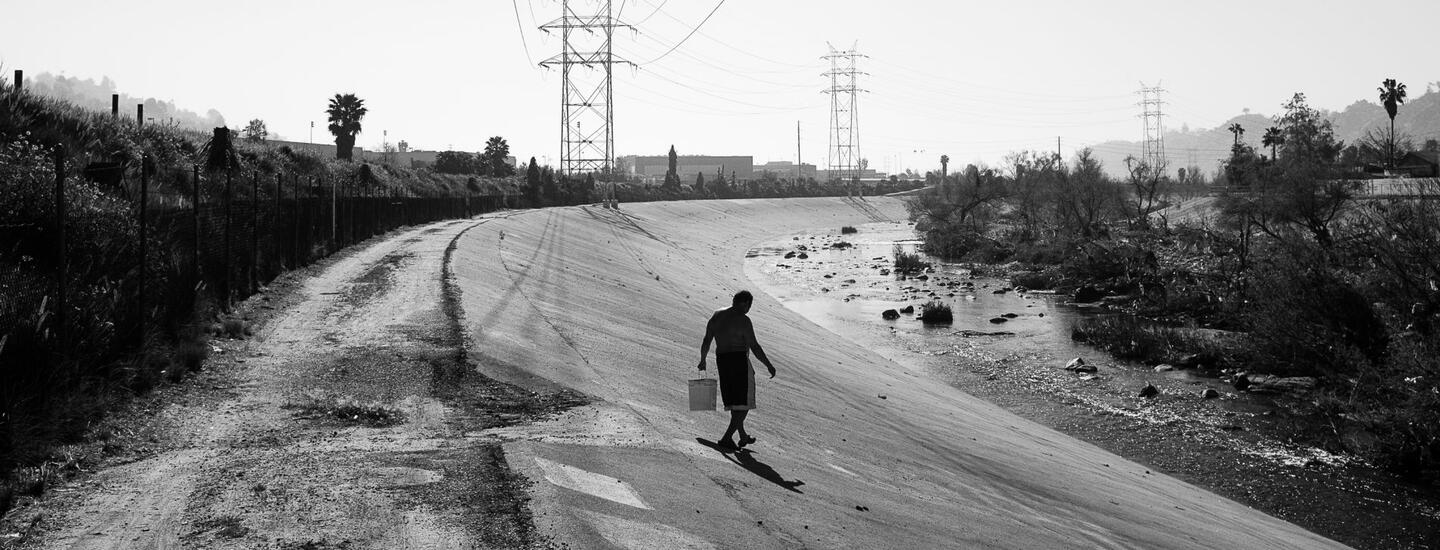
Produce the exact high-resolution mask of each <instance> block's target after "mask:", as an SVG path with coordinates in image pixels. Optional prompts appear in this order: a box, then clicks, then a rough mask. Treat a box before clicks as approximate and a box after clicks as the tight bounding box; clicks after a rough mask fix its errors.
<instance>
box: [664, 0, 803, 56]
mask: <svg viewBox="0 0 1440 550" xmlns="http://www.w3.org/2000/svg"><path fill="white" fill-rule="evenodd" d="M666 2H668V0H666ZM666 2H661V3H660V5H659V6H656V7H655V12H652V13H651V14H650V15H652V16H653V15H655V13H658V12H660V8H661V7H664V5H665V3H666ZM645 3H647V4H650V5H652V6H654V5H655V4H654V3H653V2H650V0H645ZM665 17H669V18H670V20H672V21H675V22H676V23H680V24H681V25H684V24H685V22H684V21H682V20H680V18H678V17H675V16H674V15H670V13H669V12H665ZM646 19H649V18H648V17H647V18H646ZM636 24H637V25H638V24H639V23H636ZM699 34H700V36H703V37H705V38H708V39H710V41H711V42H714V43H716V44H719V45H721V46H725V47H726V48H730V49H732V50H735V51H737V52H740V53H742V54H745V55H748V56H750V57H753V58H755V59H759V60H761V61H765V62H767V63H773V64H776V65H781V66H787V67H794V68H799V69H808V68H811V66H810V65H801V64H796V63H786V62H784V61H776V60H774V59H770V58H768V57H765V56H762V55H757V54H754V53H751V52H749V51H746V50H742V49H740V48H737V47H735V46H732V45H730V44H729V43H728V42H725V41H724V40H720V39H717V38H715V37H713V36H710V35H709V34H706V33H703V32H702V33H699Z"/></svg>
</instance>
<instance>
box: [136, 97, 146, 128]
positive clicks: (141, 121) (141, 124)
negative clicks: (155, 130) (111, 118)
mask: <svg viewBox="0 0 1440 550" xmlns="http://www.w3.org/2000/svg"><path fill="white" fill-rule="evenodd" d="M144 129H145V104H144V103H136V104H135V131H136V132H139V131H141V130H144Z"/></svg>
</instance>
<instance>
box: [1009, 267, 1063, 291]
mask: <svg viewBox="0 0 1440 550" xmlns="http://www.w3.org/2000/svg"><path fill="white" fill-rule="evenodd" d="M1059 280H1060V276H1059V274H1057V273H1055V272H1054V271H1053V270H1045V271H1017V272H1015V273H1012V274H1011V275H1010V284H1011V285H1014V286H1017V287H1021V286H1023V287H1025V288H1028V289H1030V290H1051V289H1053V288H1055V284H1056V283H1057V282H1059Z"/></svg>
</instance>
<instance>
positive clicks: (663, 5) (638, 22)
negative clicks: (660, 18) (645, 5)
mask: <svg viewBox="0 0 1440 550" xmlns="http://www.w3.org/2000/svg"><path fill="white" fill-rule="evenodd" d="M669 2H670V0H663V1H662V2H660V5H658V6H655V11H652V12H650V15H647V16H645V18H644V19H641V20H639V21H636V22H635V24H636V25H637V26H638V25H644V24H645V22H646V21H649V20H650V18H651V17H655V14H657V13H660V8H663V7H665V4H667V3H669ZM651 5H652V6H654V4H651ZM666 15H669V14H668V13H667V14H666Z"/></svg>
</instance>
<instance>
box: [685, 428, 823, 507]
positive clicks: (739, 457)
mask: <svg viewBox="0 0 1440 550" xmlns="http://www.w3.org/2000/svg"><path fill="white" fill-rule="evenodd" d="M695 441H698V442H700V444H701V445H704V446H706V447H709V448H711V449H715V450H717V451H720V454H721V455H722V456H724V457H725V459H726V460H729V461H730V462H733V463H735V464H736V465H737V466H740V467H741V468H744V469H746V470H749V471H750V473H752V474H755V475H757V476H760V477H761V478H762V479H764V480H765V481H769V482H770V483H774V484H776V485H779V486H781V487H784V488H785V489H788V490H789V491H791V492H795V493H800V494H804V492H803V491H801V490H799V489H796V487H799V486H801V485H804V484H805V482H804V481H800V480H798V479H795V480H786V479H785V478H784V477H782V476H781V475H780V472H777V471H775V469H774V468H771V467H770V465H769V464H766V463H764V462H760V461H759V460H757V459H756V458H755V453H754V452H751V451H750V450H748V449H740V450H735V449H727V448H725V447H721V446H719V445H717V444H715V442H713V441H710V440H708V439H705V438H700V437H697V438H695Z"/></svg>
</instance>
